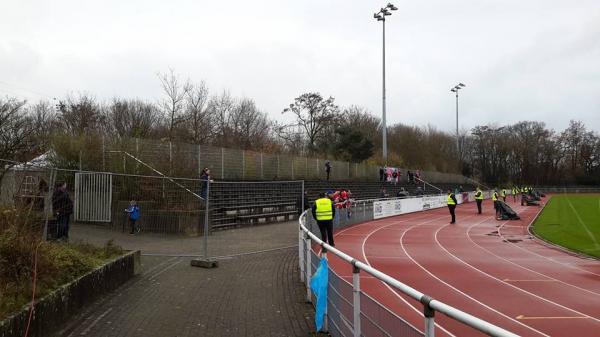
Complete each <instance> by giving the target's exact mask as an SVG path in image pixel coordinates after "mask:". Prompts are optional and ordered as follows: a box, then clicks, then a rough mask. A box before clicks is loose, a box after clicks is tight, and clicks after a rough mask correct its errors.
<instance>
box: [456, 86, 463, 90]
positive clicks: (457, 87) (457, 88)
mask: <svg viewBox="0 0 600 337" xmlns="http://www.w3.org/2000/svg"><path fill="white" fill-rule="evenodd" d="M454 89H456V90H460V89H462V87H461V86H459V85H457V86H455V87H454Z"/></svg>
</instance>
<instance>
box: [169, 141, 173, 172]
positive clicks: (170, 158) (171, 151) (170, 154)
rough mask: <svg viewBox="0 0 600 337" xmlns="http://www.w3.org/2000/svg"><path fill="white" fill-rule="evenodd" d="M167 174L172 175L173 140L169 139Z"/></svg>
mask: <svg viewBox="0 0 600 337" xmlns="http://www.w3.org/2000/svg"><path fill="white" fill-rule="evenodd" d="M169 175H170V176H173V142H171V141H169Z"/></svg>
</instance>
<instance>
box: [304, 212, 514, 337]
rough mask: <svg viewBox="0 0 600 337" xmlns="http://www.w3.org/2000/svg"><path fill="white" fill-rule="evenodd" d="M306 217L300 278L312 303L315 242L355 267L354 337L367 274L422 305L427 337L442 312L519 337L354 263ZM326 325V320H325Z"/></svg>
mask: <svg viewBox="0 0 600 337" xmlns="http://www.w3.org/2000/svg"><path fill="white" fill-rule="evenodd" d="M306 217H307V211H305V212H303V213H302V214H301V215H300V218H299V220H298V222H299V224H300V230H299V236H298V252H299V254H300V255H299V259H300V261H299V262H300V278H301V280H302V281H303V282H305V284H306V285H307V287H306V295H307V299H308V300H309V301H312V293H311V290H310V286H309V283H310V278H311V271H312V261H311V259H312V257H311V250H312V241H314V242H315V243H316V244H318V245H320V246H321V247H322V249H323V251H324V252H331V253H333V254H334V255H335V256H337V257H339V258H340V259H342V260H343V261H345V262H347V263H349V264H350V265H352V289H353V300H352V303H353V306H352V307H353V308H352V309H353V322H352V323H353V325H352V330H353V336H355V337H360V336H363V332H362V331H361V321H360V320H361V306H360V294H361V288H360V272H361V271H364V272H366V273H368V274H370V275H371V276H373V277H375V278H377V279H378V280H380V281H382V282H384V283H385V284H387V285H388V286H390V287H392V288H394V289H396V290H398V291H400V292H402V293H403V294H405V295H407V296H409V297H411V298H413V299H415V300H417V301H419V302H420V303H422V304H423V316H424V317H425V328H424V332H425V337H434V335H435V319H434V316H435V312H436V311H437V312H440V313H442V314H444V315H446V316H448V317H450V318H452V319H454V320H456V321H458V322H461V323H463V324H465V325H467V326H470V327H472V328H473V329H476V330H479V331H481V332H483V333H485V334H487V335H489V336H499V337H514V336H518V335H516V334H514V333H512V332H510V331H507V330H505V329H503V328H500V327H498V326H496V325H493V324H491V323H489V322H486V321H484V320H482V319H480V318H477V317H475V316H473V315H471V314H468V313H466V312H464V311H461V310H459V309H456V308H454V307H452V306H450V305H447V304H445V303H443V302H440V301H438V300H436V299H433V298H432V297H430V296H427V295H426V294H424V293H422V292H420V291H418V290H416V289H414V288H411V287H410V286H408V285H406V284H404V283H402V282H400V281H398V280H396V279H394V278H393V277H391V276H389V275H387V274H385V273H383V272H381V271H379V270H377V269H375V268H373V267H371V266H369V265H367V264H365V263H363V262H360V261H358V260H357V259H355V258H354V257H352V256H350V255H348V254H346V253H344V252H342V251H340V250H338V249H336V248H335V247H332V246H330V245H329V244H327V243H325V242H323V241H321V239H319V238H318V237H317V236H316V235H315V234H313V233H312V232H311V231H310V230H309V229H308V228H307V227H306ZM325 321H326V322H327V320H325ZM367 337H368V336H367Z"/></svg>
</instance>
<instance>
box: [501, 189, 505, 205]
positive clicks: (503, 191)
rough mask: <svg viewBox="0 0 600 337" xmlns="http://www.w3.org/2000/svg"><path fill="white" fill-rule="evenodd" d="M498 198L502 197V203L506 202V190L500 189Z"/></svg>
mask: <svg viewBox="0 0 600 337" xmlns="http://www.w3.org/2000/svg"><path fill="white" fill-rule="evenodd" d="M500 196H502V201H504V202H506V188H503V189H502V191H501V192H500Z"/></svg>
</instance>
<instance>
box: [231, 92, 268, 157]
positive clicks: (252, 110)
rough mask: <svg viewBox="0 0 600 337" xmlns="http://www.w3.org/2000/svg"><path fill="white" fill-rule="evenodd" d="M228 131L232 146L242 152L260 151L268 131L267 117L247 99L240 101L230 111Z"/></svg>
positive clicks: (266, 139) (266, 138)
mask: <svg viewBox="0 0 600 337" xmlns="http://www.w3.org/2000/svg"><path fill="white" fill-rule="evenodd" d="M230 130H231V138H232V142H233V145H234V146H236V147H241V148H243V149H244V150H249V149H253V150H261V149H262V148H263V146H264V145H265V144H266V143H267V141H268V135H269V131H270V125H269V120H268V119H267V116H266V115H265V114H264V113H263V112H261V111H259V110H258V109H257V108H256V104H255V103H254V101H253V100H251V99H249V98H244V99H242V100H240V101H239V102H238V103H237V104H236V106H235V108H234V109H233V110H232V111H231V118H230Z"/></svg>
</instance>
